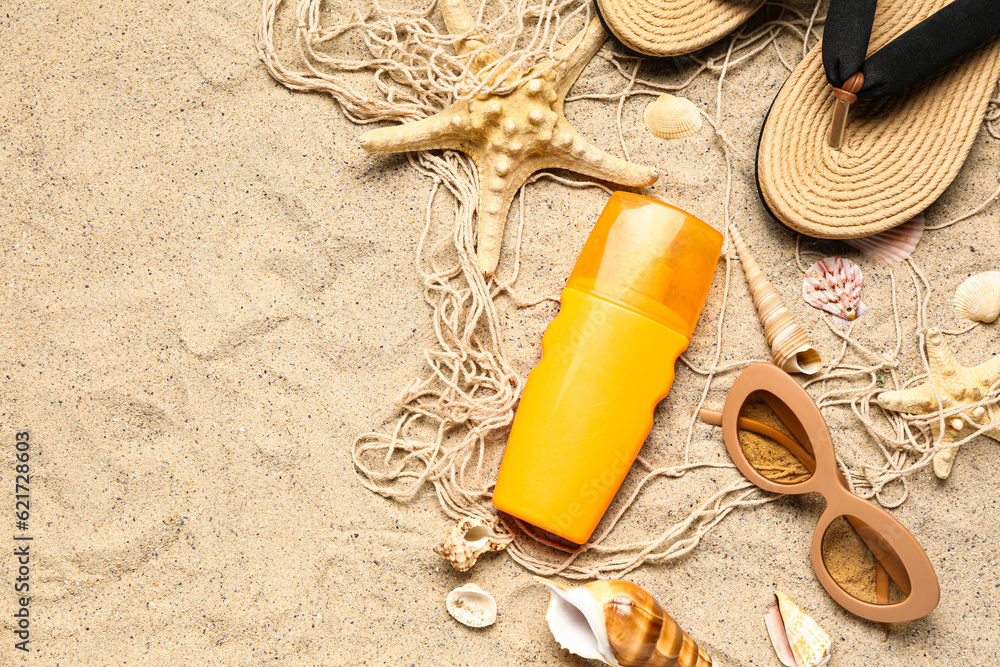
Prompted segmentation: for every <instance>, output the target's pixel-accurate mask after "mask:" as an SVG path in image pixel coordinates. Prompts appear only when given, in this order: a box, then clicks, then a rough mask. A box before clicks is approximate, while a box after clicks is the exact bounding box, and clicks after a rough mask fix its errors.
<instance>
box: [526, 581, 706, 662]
mask: <svg viewBox="0 0 1000 667" xmlns="http://www.w3.org/2000/svg"><path fill="white" fill-rule="evenodd" d="M535 579H537V580H538V581H540V582H541V583H543V584H545V585H546V586H547V587H548V589H549V592H550V594H551V597H550V598H549V609H548V612H546V614H545V620H546V621H548V623H549V629H550V630H551V631H552V636H553V637H555V640H556V641H557V642H559V645H560V646H561V647H562V648H564V649H566V650H567V651H569V652H570V653H574V654H576V655H579V656H581V657H584V658H588V659H590V660H600V661H601V662H604V663H606V664H608V665H616V666H621V665H630V666H631V665H634V666H636V667H640V666H643V665H648V666H649V667H653V666H655V665H676V666H677V667H711V665H712V658H710V657H709V656H708V654H707V653H705V651H704V650H702V649H701V648H699V647H698V645H697V644H695V642H694V640H693V639H691V637H690V636H688V634H687V633H686V632H684V631H683V630H681V628H680V626H678V625H677V623H676V621H674V619H673V618H671V617H670V615H669V614H667V613H666V612H664V611H663V608H662V607H660V605H659V604H658V603H657V602H656V600H654V599H653V597H652V596H651V595H650V594H649V593H648V592H646V591H645V590H643V589H642V588H640V587H639V586H636V585H635V584H633V583H630V582H628V581H617V580H601V581H594V582H591V583H589V584H586V585H584V586H564V585H563V584H559V583H556V582H554V581H549V580H547V579H542V578H541V577H535Z"/></svg>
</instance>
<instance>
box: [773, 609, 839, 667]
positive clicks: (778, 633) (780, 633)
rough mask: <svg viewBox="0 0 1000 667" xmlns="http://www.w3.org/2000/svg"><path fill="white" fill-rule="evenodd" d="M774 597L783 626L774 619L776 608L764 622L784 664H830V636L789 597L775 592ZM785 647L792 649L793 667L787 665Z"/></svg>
mask: <svg viewBox="0 0 1000 667" xmlns="http://www.w3.org/2000/svg"><path fill="white" fill-rule="evenodd" d="M775 596H776V597H777V598H778V604H777V607H778V613H779V614H780V619H779V620H780V623H779V622H776V619H775V618H774V612H773V609H774V608H773V607H772V608H771V610H769V611H768V613H767V615H765V616H764V622H765V624H766V625H767V632H768V635H769V636H770V637H771V644H773V645H774V651H775V653H777V654H778V659H779V660H781V664H783V665H786V667H822V665H825V664H826V663H828V662H829V661H830V649H831V648H833V640H832V639H830V635H828V634H827V633H826V632H825V631H824V630H823V628H821V627H819V624H818V623H817V622H816V621H814V620H813V619H812V617H811V616H809V614H807V613H805V612H804V611H802V610H801V609H799V606H798V605H797V604H795V603H794V602H792V600H791V598H789V597H788V596H787V595H785V594H784V593H782V592H781V591H775ZM786 647H787V648H789V649H791V654H792V656H794V663H795V664H794V665H789V663H788V662H786V660H787V658H788V655H787V653H786V651H785V648H786Z"/></svg>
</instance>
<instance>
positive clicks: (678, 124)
mask: <svg viewBox="0 0 1000 667" xmlns="http://www.w3.org/2000/svg"><path fill="white" fill-rule="evenodd" d="M643 118H644V120H645V121H646V128H647V129H648V130H649V131H650V132H651V133H653V135H654V136H657V137H659V138H660V139H682V138H684V137H690V136H691V135H693V134H697V133H698V130H700V129H701V124H702V119H701V112H699V111H698V107H696V106H695V105H694V102H692V101H691V100H689V99H687V98H684V97H676V96H674V95H660V97H659V98H657V99H656V100H654V101H652V102H650V103H649V105H648V106H647V107H646V113H645V114H644V116H643Z"/></svg>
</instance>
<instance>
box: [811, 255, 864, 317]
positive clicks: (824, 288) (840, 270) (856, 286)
mask: <svg viewBox="0 0 1000 667" xmlns="http://www.w3.org/2000/svg"><path fill="white" fill-rule="evenodd" d="M802 298H803V299H805V301H806V303H808V304H809V305H810V306H812V307H814V308H819V309H820V310H825V311H826V312H828V313H831V314H832V315H833V316H834V320H835V321H836V322H837V324H840V325H843V324H845V323H847V322H851V321H853V320H856V319H857V318H859V317H861V316H862V315H864V314H865V313H867V312H868V307H867V306H866V305H865V304H864V303H863V302H862V301H861V269H860V268H859V267H858V265H857V264H855V263H854V262H852V261H851V260H849V259H844V258H843V257H827V258H825V259H821V260H819V261H818V262H816V263H815V264H813V265H812V266H810V267H809V270H808V271H806V276H805V278H804V279H803V281H802Z"/></svg>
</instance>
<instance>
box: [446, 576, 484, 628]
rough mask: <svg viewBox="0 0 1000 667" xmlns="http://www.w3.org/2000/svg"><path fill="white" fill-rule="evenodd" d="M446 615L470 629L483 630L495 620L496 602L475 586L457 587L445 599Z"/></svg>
mask: <svg viewBox="0 0 1000 667" xmlns="http://www.w3.org/2000/svg"><path fill="white" fill-rule="evenodd" d="M445 605H446V606H447V607H448V613H449V614H451V615H452V618H454V619H455V620H456V621H458V622H459V623H461V624H462V625H467V626H469V627H470V628H485V627H486V626H487V625H493V624H494V623H495V622H496V620H497V602H496V600H494V599H493V596H492V595H490V594H489V593H487V592H486V591H484V590H483V589H482V588H480V587H479V586H476V585H475V584H466V585H464V586H459V587H458V588H456V589H455V590H453V591H452V592H451V593H448V597H447V598H445Z"/></svg>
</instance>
